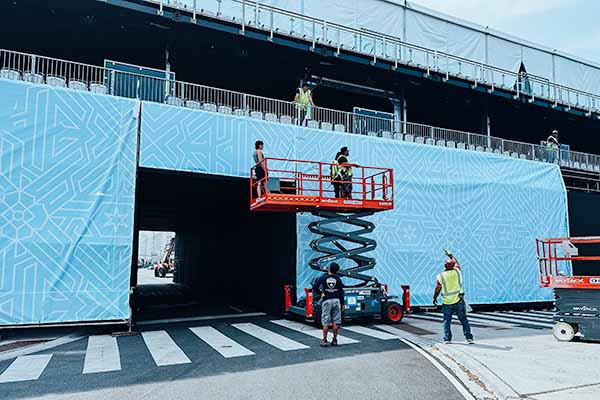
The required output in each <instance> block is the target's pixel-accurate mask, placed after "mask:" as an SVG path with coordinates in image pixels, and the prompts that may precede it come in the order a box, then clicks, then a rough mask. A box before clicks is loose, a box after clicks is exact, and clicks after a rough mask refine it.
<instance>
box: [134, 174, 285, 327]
mask: <svg viewBox="0 0 600 400" xmlns="http://www.w3.org/2000/svg"><path fill="white" fill-rule="evenodd" d="M137 186H138V187H137V199H136V221H137V224H136V225H137V226H136V232H135V236H134V237H135V238H136V239H137V238H138V235H139V233H140V232H141V231H168V232H175V240H174V248H173V251H174V267H175V268H174V269H175V271H174V273H173V279H172V282H169V283H168V284H167V285H144V284H143V282H142V281H141V280H140V274H139V272H140V271H139V270H136V273H133V271H132V286H135V288H136V289H135V296H134V307H133V312H134V319H135V320H136V321H141V320H153V319H165V318H179V317H188V316H190V317H194V316H199V315H213V314H235V313H239V312H244V311H263V312H267V313H271V314H280V313H281V312H282V311H283V308H284V304H283V301H284V298H283V285H284V284H289V283H293V282H295V277H296V216H295V214H293V213H291V214H287V213H266V212H264V213H263V212H261V213H252V212H250V210H249V196H250V193H249V182H248V180H247V179H242V178H232V177H225V176H218V175H207V174H199V173H185V172H175V171H166V170H159V169H148V168H140V169H139V170H138V180H137ZM137 247H139V243H138V244H137ZM133 264H134V266H133V267H132V269H133V268H137V262H136V263H133Z"/></svg>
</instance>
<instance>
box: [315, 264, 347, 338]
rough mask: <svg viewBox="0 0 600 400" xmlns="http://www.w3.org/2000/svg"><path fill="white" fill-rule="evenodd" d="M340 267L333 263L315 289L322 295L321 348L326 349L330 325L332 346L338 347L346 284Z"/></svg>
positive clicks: (317, 282) (316, 283) (317, 281)
mask: <svg viewBox="0 0 600 400" xmlns="http://www.w3.org/2000/svg"><path fill="white" fill-rule="evenodd" d="M339 270H340V266H339V265H338V264H337V263H335V262H333V263H331V265H329V268H328V270H327V273H326V274H323V275H321V276H320V277H319V278H318V279H317V280H316V281H315V284H314V287H315V288H317V289H318V291H319V292H320V293H321V324H322V325H323V340H321V346H322V347H326V346H327V345H328V342H327V332H328V331H329V325H331V326H332V328H333V339H332V340H331V345H332V346H337V344H338V342H337V336H338V329H339V325H340V324H341V323H342V308H343V307H344V284H343V283H342V279H341V278H340V277H339V276H338V275H337V272H338V271H339Z"/></svg>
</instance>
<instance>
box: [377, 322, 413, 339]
mask: <svg viewBox="0 0 600 400" xmlns="http://www.w3.org/2000/svg"><path fill="white" fill-rule="evenodd" d="M375 328H377V329H381V330H382V331H386V332H388V333H390V334H391V335H393V336H394V337H396V338H400V337H406V336H411V334H410V333H407V332H404V331H403V330H402V329H398V328H396V327H393V326H391V325H383V324H380V325H375Z"/></svg>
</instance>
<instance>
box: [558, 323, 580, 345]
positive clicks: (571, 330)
mask: <svg viewBox="0 0 600 400" xmlns="http://www.w3.org/2000/svg"><path fill="white" fill-rule="evenodd" d="M576 333H577V329H576V328H575V327H574V326H573V325H571V324H569V323H567V322H557V323H556V324H555V325H554V327H553V328H552V334H553V335H554V337H555V338H556V339H557V340H558V341H559V342H570V341H571V340H573V338H574V337H575V334H576Z"/></svg>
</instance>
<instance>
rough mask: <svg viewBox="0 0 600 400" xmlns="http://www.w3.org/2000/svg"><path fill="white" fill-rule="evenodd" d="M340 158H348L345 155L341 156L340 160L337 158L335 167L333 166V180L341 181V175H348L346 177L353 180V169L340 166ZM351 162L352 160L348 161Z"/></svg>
mask: <svg viewBox="0 0 600 400" xmlns="http://www.w3.org/2000/svg"><path fill="white" fill-rule="evenodd" d="M340 157H346V156H344V155H343V154H340V156H339V157H338V158H336V160H335V162H334V163H333V165H332V166H331V179H334V180H337V179H339V177H340V176H339V175H340V174H341V173H344V174H345V175H346V177H348V178H351V177H352V167H343V166H341V165H340V161H339V160H340ZM346 159H348V157H346ZM348 161H350V160H348Z"/></svg>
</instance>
